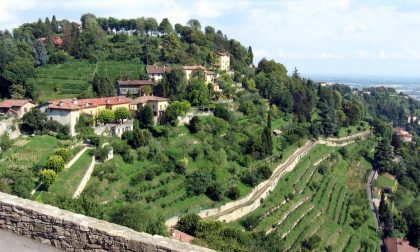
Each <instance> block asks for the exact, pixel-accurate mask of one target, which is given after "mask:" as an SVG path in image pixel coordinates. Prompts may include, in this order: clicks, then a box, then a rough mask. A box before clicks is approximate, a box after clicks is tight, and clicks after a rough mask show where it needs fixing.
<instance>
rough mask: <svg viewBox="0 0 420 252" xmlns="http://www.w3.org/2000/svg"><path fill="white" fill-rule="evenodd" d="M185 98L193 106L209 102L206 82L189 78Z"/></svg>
mask: <svg viewBox="0 0 420 252" xmlns="http://www.w3.org/2000/svg"><path fill="white" fill-rule="evenodd" d="M187 98H188V101H189V102H190V103H191V104H192V105H193V106H202V105H205V104H207V103H208V102H209V92H208V90H207V86H206V83H205V82H204V81H203V80H199V79H197V78H191V80H190V81H189V85H188V87H187Z"/></svg>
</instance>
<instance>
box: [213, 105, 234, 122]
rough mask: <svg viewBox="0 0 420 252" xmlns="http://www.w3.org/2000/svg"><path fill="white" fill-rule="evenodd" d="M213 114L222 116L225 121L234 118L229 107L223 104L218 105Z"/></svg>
mask: <svg viewBox="0 0 420 252" xmlns="http://www.w3.org/2000/svg"><path fill="white" fill-rule="evenodd" d="M213 115H214V116H216V117H219V118H222V119H223V120H225V121H228V122H229V121H230V120H232V115H231V113H230V112H229V110H228V109H227V108H225V107H224V106H222V105H217V106H216V108H214V111H213Z"/></svg>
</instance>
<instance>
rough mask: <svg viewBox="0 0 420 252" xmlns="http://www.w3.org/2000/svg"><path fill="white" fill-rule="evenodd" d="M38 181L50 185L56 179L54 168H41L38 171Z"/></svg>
mask: <svg viewBox="0 0 420 252" xmlns="http://www.w3.org/2000/svg"><path fill="white" fill-rule="evenodd" d="M39 181H40V182H42V183H43V184H44V185H47V186H50V185H52V184H53V183H54V182H55V181H57V173H56V172H55V171H54V170H50V169H43V170H41V171H40V172H39Z"/></svg>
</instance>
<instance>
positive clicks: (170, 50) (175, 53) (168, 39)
mask: <svg viewBox="0 0 420 252" xmlns="http://www.w3.org/2000/svg"><path fill="white" fill-rule="evenodd" d="M181 49H182V48H181V41H180V39H179V37H178V36H177V35H176V34H175V33H169V34H167V35H165V36H164V37H163V44H162V57H163V60H164V61H165V62H167V63H180V62H181V60H182V56H181V53H182V51H181Z"/></svg>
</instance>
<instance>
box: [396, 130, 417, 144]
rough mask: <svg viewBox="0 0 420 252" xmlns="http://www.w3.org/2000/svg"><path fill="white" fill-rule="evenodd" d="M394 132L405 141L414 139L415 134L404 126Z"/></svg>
mask: <svg viewBox="0 0 420 252" xmlns="http://www.w3.org/2000/svg"><path fill="white" fill-rule="evenodd" d="M394 133H395V134H396V135H397V137H398V138H399V139H401V141H403V142H411V141H412V140H413V135H411V134H410V133H408V132H407V131H405V130H403V129H402V128H395V129H394Z"/></svg>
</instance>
